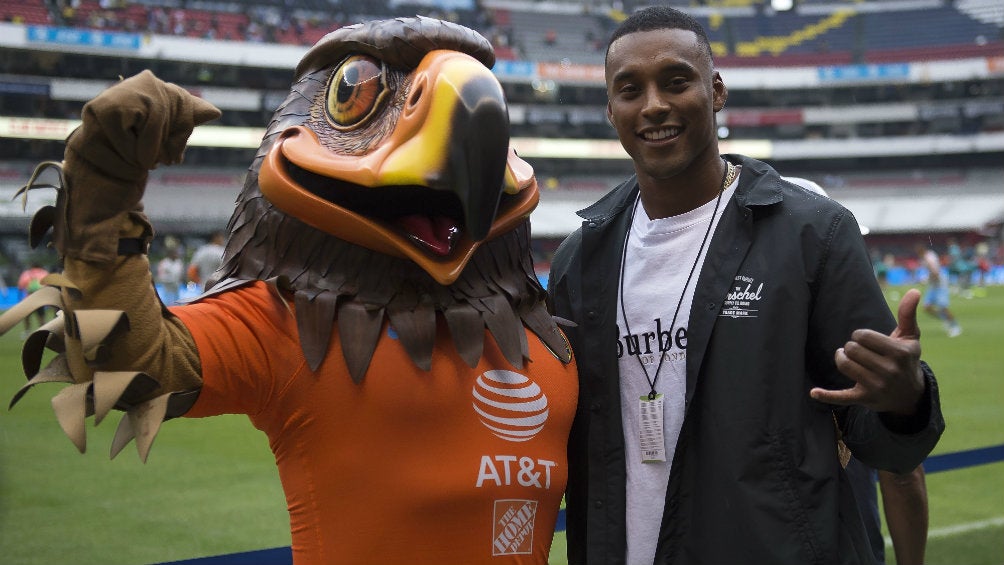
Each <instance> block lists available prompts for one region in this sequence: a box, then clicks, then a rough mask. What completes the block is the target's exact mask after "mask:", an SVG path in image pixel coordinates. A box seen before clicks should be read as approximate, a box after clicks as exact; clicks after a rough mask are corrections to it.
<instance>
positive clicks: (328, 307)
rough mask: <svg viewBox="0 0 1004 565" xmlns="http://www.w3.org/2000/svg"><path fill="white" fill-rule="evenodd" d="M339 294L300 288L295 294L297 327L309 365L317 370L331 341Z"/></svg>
mask: <svg viewBox="0 0 1004 565" xmlns="http://www.w3.org/2000/svg"><path fill="white" fill-rule="evenodd" d="M336 302H337V296H336V295H335V294H334V293H331V292H323V291H320V292H315V291H314V289H310V290H299V291H297V292H296V294H295V295H294V303H295V304H296V329H297V331H298V332H299V334H300V335H299V337H300V346H301V347H302V348H303V354H304V356H305V357H306V358H307V365H309V366H310V368H311V370H314V371H316V370H317V368H318V367H320V366H321V361H324V356H325V355H326V354H327V352H328V343H329V342H330V341H331V330H332V323H331V321H332V320H333V319H334V317H335V305H336Z"/></svg>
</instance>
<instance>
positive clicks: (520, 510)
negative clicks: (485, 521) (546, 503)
mask: <svg viewBox="0 0 1004 565" xmlns="http://www.w3.org/2000/svg"><path fill="white" fill-rule="evenodd" d="M494 519H495V522H494V528H493V532H492V555H493V556H497V555H521V554H528V553H532V552H533V522H534V520H536V519H537V501H536V500H513V499H507V500H496V501H495V516H494Z"/></svg>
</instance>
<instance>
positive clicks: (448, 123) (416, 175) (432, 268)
mask: <svg viewBox="0 0 1004 565" xmlns="http://www.w3.org/2000/svg"><path fill="white" fill-rule="evenodd" d="M410 75H411V82H410V87H409V91H408V94H407V97H406V99H405V101H404V105H403V108H402V109H401V115H400V116H399V117H398V119H397V121H396V123H395V124H394V127H393V129H392V130H391V131H390V134H389V135H388V136H386V137H385V138H384V139H383V140H382V141H381V142H380V143H379V145H377V146H375V147H373V148H371V149H370V150H369V151H367V152H366V153H365V154H362V155H346V154H339V153H335V152H333V151H331V150H329V149H328V148H326V147H325V146H324V144H322V143H321V141H320V140H319V138H318V134H317V133H316V132H314V131H313V130H312V129H310V128H308V127H306V126H303V125H300V126H294V127H291V128H288V129H286V130H285V131H284V132H283V133H282V134H281V135H280V137H279V139H278V140H277V142H276V143H275V145H274V146H273V147H272V149H271V151H270V152H269V154H268V155H267V156H266V158H265V160H264V162H263V164H262V167H261V171H260V174H259V183H260V187H261V192H262V194H263V195H264V196H265V197H266V198H267V199H268V200H269V201H271V202H272V203H273V204H274V205H275V206H277V207H278V208H280V209H281V210H283V211H284V212H286V213H287V214H290V215H292V216H295V217H297V218H299V219H300V220H302V221H304V222H305V223H307V224H309V225H311V226H313V227H315V228H317V229H320V230H322V231H325V232H327V233H329V234H331V235H334V236H336V237H338V238H340V239H344V240H346V241H350V242H352V243H355V244H357V245H361V246H363V247H367V248H369V249H372V250H374V251H378V252H380V253H385V254H389V255H394V256H399V257H405V258H408V259H410V260H412V261H414V262H415V263H417V264H418V265H420V266H421V267H422V268H423V269H424V270H425V271H426V272H428V273H429V274H430V275H432V276H433V278H435V279H436V280H437V281H438V282H439V283H440V284H450V283H452V282H453V281H455V280H456V278H457V277H458V276H459V275H460V273H461V271H462V270H463V268H464V266H465V265H466V264H467V261H468V260H469V259H470V257H471V255H473V253H474V251H475V250H476V248H477V247H478V245H479V244H480V243H481V242H483V241H485V240H487V239H490V238H492V237H494V236H497V235H498V234H500V233H504V232H506V231H509V230H511V229H513V228H514V227H515V226H516V225H518V224H519V223H521V222H522V221H524V220H525V219H526V218H527V217H528V216H529V214H530V212H531V211H532V210H533V209H534V207H536V204H537V201H538V199H539V194H538V191H537V183H536V180H535V179H534V177H533V169H532V168H531V167H530V166H529V165H528V164H527V163H526V162H524V161H523V160H522V159H520V158H519V157H517V156H516V154H515V152H514V151H512V149H510V148H509V117H508V110H507V106H506V102H505V97H504V95H503V92H502V88H501V85H500V84H499V83H498V80H497V79H496V78H495V76H494V75H493V74H492V73H491V71H490V70H489V69H488V68H486V67H485V66H484V65H483V64H481V63H480V62H478V61H477V60H476V59H474V58H472V57H470V56H468V55H466V54H463V53H460V52H457V51H449V50H436V51H431V52H429V53H427V54H426V55H425V56H424V58H423V59H422V61H421V63H420V64H419V65H418V66H417V67H416V68H415V70H414V71H412V72H411V73H410ZM293 169H295V170H297V171H305V172H306V174H308V175H311V176H313V177H314V178H317V177H320V178H324V179H327V180H328V181H329V182H328V184H327V186H326V187H325V188H324V189H323V190H318V189H317V186H316V185H317V183H316V182H305V181H304V180H303V178H302V177H303V176H304V175H301V174H293V173H292V172H291V171H292V170H293ZM394 188H397V189H405V190H407V191H408V193H409V194H410V195H411V196H412V197H411V198H407V199H405V198H400V199H397V198H391V200H390V202H391V203H390V204H381V207H382V208H384V209H383V210H380V211H377V212H374V210H373V209H372V207H365V206H356V205H353V204H349V203H348V202H357V201H358V200H359V199H360V198H362V199H365V196H363V197H354V198H355V200H352V199H350V200H343V199H340V198H339V195H338V194H336V193H338V192H339V191H340V190H343V191H345V192H354V193H357V194H358V193H359V192H360V190H361V189H363V190H362V192H366V191H379V190H389V189H394ZM416 189H420V190H427V191H435V192H439V191H442V192H448V193H450V194H452V195H454V197H455V198H454V199H453V200H454V201H456V202H458V203H459V205H458V206H453V208H456V209H459V211H449V210H436V209H428V208H425V209H408V208H409V207H412V208H419V207H416V206H414V202H415V201H416V199H415V198H414V193H415V190H416ZM388 194H393V193H390V192H388ZM402 194H403V193H402ZM427 195H428V196H429V198H425V199H424V200H426V201H430V202H431V201H434V202H442V200H434V198H433V195H434V192H428V193H427ZM406 200H407V201H408V202H409V203H407V204H406V203H403V202H404V201H406ZM417 200H423V198H421V197H419V198H418V199H417ZM382 202H387V201H386V200H382ZM441 207H442V206H441ZM456 216H462V217H456Z"/></svg>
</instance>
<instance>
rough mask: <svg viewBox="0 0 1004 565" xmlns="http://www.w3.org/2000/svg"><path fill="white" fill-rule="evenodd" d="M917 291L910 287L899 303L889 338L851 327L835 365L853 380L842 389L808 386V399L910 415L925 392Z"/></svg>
mask: <svg viewBox="0 0 1004 565" xmlns="http://www.w3.org/2000/svg"><path fill="white" fill-rule="evenodd" d="M919 302H920V291H918V290H917V289H911V290H909V291H908V292H907V293H906V294H905V295H904V296H903V299H902V300H900V302H899V311H898V315H897V321H898V324H897V325H896V329H895V330H893V332H892V333H891V334H889V335H888V336H886V335H883V334H881V333H879V332H876V331H873V330H855V331H854V333H853V334H851V340H850V341H848V342H847V343H846V344H845V345H844V347H842V348H840V349H838V350H837V352H836V355H835V356H834V359H835V361H836V364H837V369H838V370H839V371H840V372H841V373H843V374H844V375H847V376H848V377H850V378H851V379H852V380H854V382H855V384H854V386H853V387H851V388H848V389H843V390H826V389H823V388H819V387H816V388H813V389H812V390H811V391H809V395H810V396H812V398H813V399H815V400H818V401H820V402H826V403H829V404H840V405H851V404H860V405H863V406H865V407H867V408H870V409H871V410H874V411H876V412H890V413H893V414H897V415H900V416H911V415H913V414H914V413H915V412H916V409H917V402H918V401H919V400H920V397H921V395H923V394H924V375H923V373H922V372H921V370H920V327H919V326H917V304H918V303H919Z"/></svg>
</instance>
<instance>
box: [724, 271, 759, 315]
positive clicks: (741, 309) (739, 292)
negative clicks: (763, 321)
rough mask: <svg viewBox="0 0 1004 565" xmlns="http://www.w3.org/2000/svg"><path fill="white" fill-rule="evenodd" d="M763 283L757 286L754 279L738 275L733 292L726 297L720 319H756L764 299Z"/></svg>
mask: <svg viewBox="0 0 1004 565" xmlns="http://www.w3.org/2000/svg"><path fill="white" fill-rule="evenodd" d="M762 293H763V283H762V282H761V283H759V284H757V282H756V281H755V280H754V279H753V277H747V276H745V275H736V279H735V283H734V284H733V286H732V291H731V292H729V293H728V294H727V295H725V302H724V303H723V304H722V312H721V313H720V314H719V316H720V317H724V318H756V317H758V316H759V312H760V308H759V307H758V306H759V304H757V303H758V302H759V301H760V300H762V299H763V296H761V294H762Z"/></svg>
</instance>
